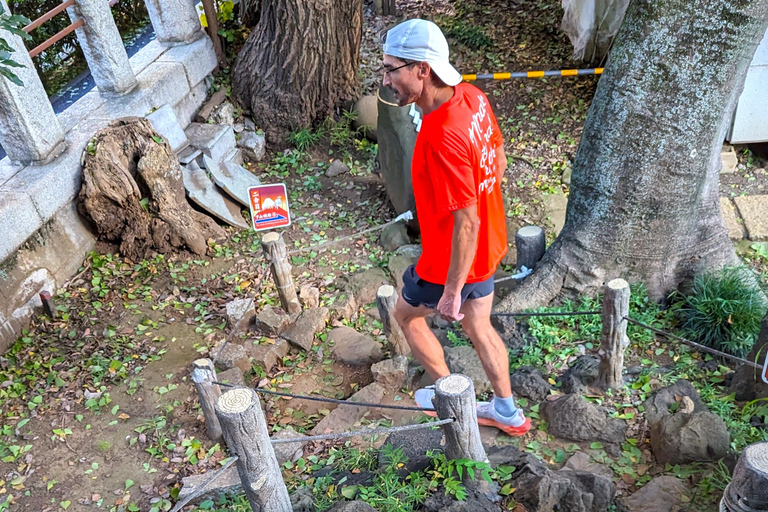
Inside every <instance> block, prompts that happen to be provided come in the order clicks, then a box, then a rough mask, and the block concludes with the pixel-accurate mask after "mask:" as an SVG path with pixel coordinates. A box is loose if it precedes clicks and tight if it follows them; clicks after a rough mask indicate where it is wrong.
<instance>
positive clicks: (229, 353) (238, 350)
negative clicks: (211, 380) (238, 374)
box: [212, 343, 251, 373]
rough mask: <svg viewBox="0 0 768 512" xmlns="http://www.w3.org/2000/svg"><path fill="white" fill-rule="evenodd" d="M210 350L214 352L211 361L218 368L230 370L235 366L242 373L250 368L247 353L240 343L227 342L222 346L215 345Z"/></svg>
mask: <svg viewBox="0 0 768 512" xmlns="http://www.w3.org/2000/svg"><path fill="white" fill-rule="evenodd" d="M212 352H213V353H214V354H216V357H215V359H214V361H213V362H214V364H215V365H216V368H218V369H219V370H231V369H232V368H235V367H237V368H240V371H242V372H243V373H247V372H248V371H249V370H250V369H251V363H250V362H249V358H248V354H247V352H246V351H245V347H243V346H242V345H238V344H236V343H227V344H226V345H224V346H223V348H221V345H217V346H216V347H214V348H213V349H212Z"/></svg>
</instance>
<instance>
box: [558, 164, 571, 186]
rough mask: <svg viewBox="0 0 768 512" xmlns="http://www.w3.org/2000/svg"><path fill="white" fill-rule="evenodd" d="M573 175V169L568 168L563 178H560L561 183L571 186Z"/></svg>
mask: <svg viewBox="0 0 768 512" xmlns="http://www.w3.org/2000/svg"><path fill="white" fill-rule="evenodd" d="M572 174H573V168H571V167H566V168H565V170H564V171H563V176H562V177H561V178H560V183H562V184H563V185H568V186H569V187H570V186H571V175H572Z"/></svg>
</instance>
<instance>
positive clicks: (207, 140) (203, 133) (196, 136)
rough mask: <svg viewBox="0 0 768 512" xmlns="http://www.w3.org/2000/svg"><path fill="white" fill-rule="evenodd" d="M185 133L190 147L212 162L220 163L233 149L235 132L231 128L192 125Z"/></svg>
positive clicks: (213, 125)
mask: <svg viewBox="0 0 768 512" xmlns="http://www.w3.org/2000/svg"><path fill="white" fill-rule="evenodd" d="M185 133H186V134H187V139H189V143H190V145H192V146H193V147H195V148H197V149H199V150H200V151H202V152H203V153H205V155H206V156H208V158H210V159H211V160H213V161H214V162H221V161H222V160H224V158H225V157H226V156H227V155H228V154H229V153H230V151H232V150H233V149H234V148H235V131H234V130H233V129H232V127H231V126H226V125H220V124H201V123H192V124H190V125H189V126H188V127H187V129H186V130H185Z"/></svg>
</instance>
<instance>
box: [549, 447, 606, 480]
mask: <svg viewBox="0 0 768 512" xmlns="http://www.w3.org/2000/svg"><path fill="white" fill-rule="evenodd" d="M562 469H563V470H573V471H586V472H588V473H594V474H596V475H602V476H604V477H607V478H610V479H612V478H613V476H614V473H613V470H612V469H611V468H609V467H608V466H606V465H605V464H600V463H599V462H595V461H593V460H592V457H590V456H589V454H588V453H584V452H576V453H574V454H573V455H571V457H570V458H569V459H568V460H567V461H566V463H565V465H564V466H563V468H562Z"/></svg>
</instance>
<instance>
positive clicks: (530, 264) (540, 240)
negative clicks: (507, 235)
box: [515, 226, 547, 272]
mask: <svg viewBox="0 0 768 512" xmlns="http://www.w3.org/2000/svg"><path fill="white" fill-rule="evenodd" d="M515 248H516V250H517V262H516V265H517V271H518V272H520V269H522V267H523V266H526V267H527V268H529V269H531V270H533V269H534V268H535V267H536V264H537V263H538V262H539V260H541V258H543V257H544V252H545V251H546V249H547V240H546V237H545V236H544V230H543V229H541V228H540V227H539V226H525V227H522V228H520V229H518V230H517V233H516V234H515Z"/></svg>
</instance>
